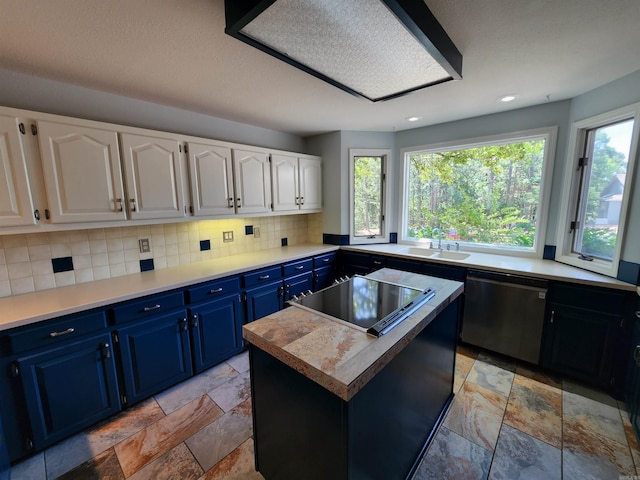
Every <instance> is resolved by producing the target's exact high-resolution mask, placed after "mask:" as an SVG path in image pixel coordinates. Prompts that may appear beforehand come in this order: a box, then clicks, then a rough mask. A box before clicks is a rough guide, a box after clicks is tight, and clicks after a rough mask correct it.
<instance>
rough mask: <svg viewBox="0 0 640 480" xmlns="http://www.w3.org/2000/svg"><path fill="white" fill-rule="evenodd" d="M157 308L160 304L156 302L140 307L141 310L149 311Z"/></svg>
mask: <svg viewBox="0 0 640 480" xmlns="http://www.w3.org/2000/svg"><path fill="white" fill-rule="evenodd" d="M158 308H160V304H159V303H156V304H155V305H151V306H150V307H144V308H143V309H142V311H143V312H150V311H151V310H157V309H158Z"/></svg>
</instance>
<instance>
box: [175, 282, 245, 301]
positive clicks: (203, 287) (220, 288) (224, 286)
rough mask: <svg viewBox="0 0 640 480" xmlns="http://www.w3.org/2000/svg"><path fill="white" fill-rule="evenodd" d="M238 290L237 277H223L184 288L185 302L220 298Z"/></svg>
mask: <svg viewBox="0 0 640 480" xmlns="http://www.w3.org/2000/svg"><path fill="white" fill-rule="evenodd" d="M238 290H240V278H239V277H233V278H223V279H221V280H214V281H211V282H207V283H202V284H199V285H194V286H192V287H189V288H188V289H186V299H187V303H196V302H201V301H202V300H212V299H215V298H220V297H223V296H225V295H229V294H230V293H235V292H237V291H238Z"/></svg>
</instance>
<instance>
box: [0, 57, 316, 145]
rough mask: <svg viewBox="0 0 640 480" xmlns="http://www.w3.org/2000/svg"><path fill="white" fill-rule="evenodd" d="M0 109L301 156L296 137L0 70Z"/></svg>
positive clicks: (301, 141) (300, 141)
mask: <svg viewBox="0 0 640 480" xmlns="http://www.w3.org/2000/svg"><path fill="white" fill-rule="evenodd" d="M0 85H1V86H2V87H1V88H0V105H2V106H5V107H14V108H21V109H25V110H35V111H38V112H46V113H54V114H57V115H66V116H70V117H78V118H85V119H89V120H97V121H101V122H109V123H116V124H120V125H131V126H134V127H141V128H149V129H152V130H162V131H167V132H176V133H182V134H185V135H194V136H199V137H205V138H211V139H214V140H224V141H227V142H237V143H245V144H248V145H254V146H258V147H268V148H274V149H279V150H289V151H293V152H301V153H304V152H303V147H304V140H303V139H302V137H299V136H297V135H291V134H288V133H283V132H279V131H276V130H269V129H266V128H260V127H254V126H252V125H247V124H244V123H238V122H232V121H229V120H224V119H222V118H217V117H211V116H207V115H203V114H200V113H196V112H192V111H187V110H181V109H179V108H173V107H168V106H165V105H158V104H155V103H150V102H144V101H142V100H135V99H133V98H128V97H124V96H120V95H114V94H111V93H105V92H100V91H97V90H90V89H88V88H83V87H78V86H74V85H69V84H65V83H60V82H55V81H53V80H46V79H44V78H38V77H33V76H30V75H25V74H21V73H16V72H12V71H10V70H6V69H3V68H0Z"/></svg>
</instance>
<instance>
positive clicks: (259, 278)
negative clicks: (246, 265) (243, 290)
mask: <svg viewBox="0 0 640 480" xmlns="http://www.w3.org/2000/svg"><path fill="white" fill-rule="evenodd" d="M270 278H271V275H260V276H259V277H258V280H269V279H270Z"/></svg>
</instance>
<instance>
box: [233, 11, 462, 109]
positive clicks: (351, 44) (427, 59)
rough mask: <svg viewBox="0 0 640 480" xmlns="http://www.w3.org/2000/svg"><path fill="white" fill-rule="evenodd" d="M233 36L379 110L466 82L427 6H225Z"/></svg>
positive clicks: (457, 54) (457, 57)
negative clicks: (414, 95)
mask: <svg viewBox="0 0 640 480" xmlns="http://www.w3.org/2000/svg"><path fill="white" fill-rule="evenodd" d="M225 16H226V28H225V32H226V33H228V34H229V35H231V36H233V37H235V38H237V39H239V40H242V41H243V42H245V43H247V44H249V45H252V46H254V47H256V48H259V49H260V50H262V51H264V52H266V53H268V54H270V55H272V56H274V57H276V58H278V59H280V60H283V61H285V62H287V63H289V64H290V65H293V66H295V67H297V68H299V69H301V70H303V71H305V72H307V73H310V74H311V75H314V76H315V77H317V78H320V79H321V80H324V81H325V82H328V83H330V84H331V85H334V86H336V87H338V88H340V89H342V90H345V91H347V92H349V93H351V94H353V95H357V96H359V97H364V98H366V99H368V100H371V101H373V102H377V101H380V100H389V99H391V98H396V97H399V96H401V95H405V94H407V93H410V92H413V91H415V90H419V89H422V88H425V87H429V86H431V85H437V84H439V83H443V82H447V81H449V80H459V79H461V78H462V54H461V53H460V52H459V51H458V49H457V48H456V46H455V45H454V44H453V42H452V41H451V39H450V38H449V36H448V35H447V33H446V32H445V31H444V29H443V28H442V26H441V25H440V24H439V23H438V21H437V20H436V18H435V17H434V16H433V14H432V13H431V12H430V11H429V9H428V8H427V6H426V5H425V3H424V0H349V1H348V2H345V1H344V0H304V1H301V0H277V1H276V0H246V1H242V2H240V1H238V0H225Z"/></svg>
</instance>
